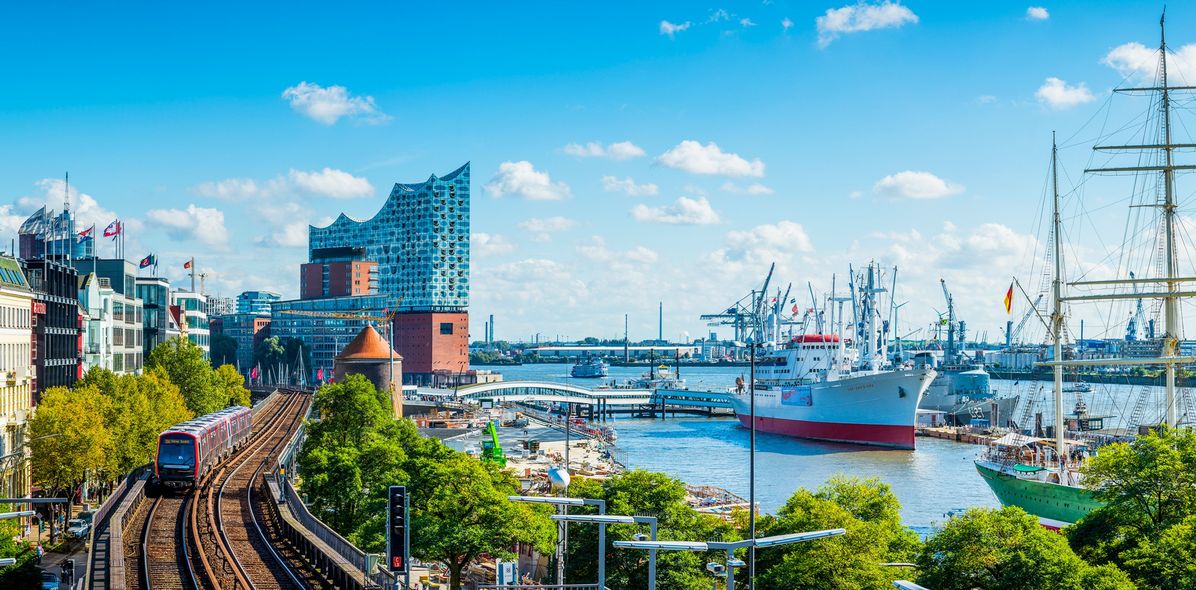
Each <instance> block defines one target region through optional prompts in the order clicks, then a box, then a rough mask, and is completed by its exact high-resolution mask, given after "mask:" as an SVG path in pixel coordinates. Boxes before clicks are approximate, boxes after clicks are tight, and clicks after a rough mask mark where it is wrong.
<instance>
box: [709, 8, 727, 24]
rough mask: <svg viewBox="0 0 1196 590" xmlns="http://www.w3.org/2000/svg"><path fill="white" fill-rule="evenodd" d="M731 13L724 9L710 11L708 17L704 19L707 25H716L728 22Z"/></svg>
mask: <svg viewBox="0 0 1196 590" xmlns="http://www.w3.org/2000/svg"><path fill="white" fill-rule="evenodd" d="M730 19H731V13H729V12H727V9H725V8H719V9H717V10H711V11H710V17H709V18H707V19H706V22H708V23H717V22H719V21H724V20H730Z"/></svg>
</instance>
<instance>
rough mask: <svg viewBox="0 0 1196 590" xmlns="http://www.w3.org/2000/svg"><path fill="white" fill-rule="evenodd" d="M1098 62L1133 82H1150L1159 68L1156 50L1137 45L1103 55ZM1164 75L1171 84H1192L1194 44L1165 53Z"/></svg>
mask: <svg viewBox="0 0 1196 590" xmlns="http://www.w3.org/2000/svg"><path fill="white" fill-rule="evenodd" d="M1101 63H1103V64H1105V65H1107V66H1109V67H1111V68H1113V69H1115V70H1117V72H1118V73H1119V74H1121V75H1122V76H1124V77H1126V78H1132V79H1134V80H1136V81H1147V80H1154V79H1155V77H1156V76H1157V75H1158V69H1159V50H1158V49H1156V48H1153V47H1147V46H1145V45H1143V44H1141V43H1137V42H1134V43H1125V44H1122V45H1118V46H1117V47H1114V48H1113V49H1112V50H1110V51H1109V53H1107V54H1105V57H1104V59H1102V60H1101ZM1167 75H1168V77H1170V78H1171V82H1177V81H1178V82H1182V83H1191V82H1193V81H1196V43H1193V44H1189V45H1184V46H1182V47H1180V48H1179V49H1178V50H1175V49H1173V50H1172V51H1169V52H1167Z"/></svg>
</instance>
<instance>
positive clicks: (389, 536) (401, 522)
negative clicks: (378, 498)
mask: <svg viewBox="0 0 1196 590" xmlns="http://www.w3.org/2000/svg"><path fill="white" fill-rule="evenodd" d="M386 564H387V567H388V568H389V569H390V571H391V572H399V573H407V570H408V566H407V487H406V486H390V492H389V496H388V501H387V513H386Z"/></svg>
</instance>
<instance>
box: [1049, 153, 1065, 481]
mask: <svg viewBox="0 0 1196 590" xmlns="http://www.w3.org/2000/svg"><path fill="white" fill-rule="evenodd" d="M1058 152H1059V150H1058V148H1057V147H1056V146H1055V133H1054V132H1051V192H1052V193H1053V197H1052V200H1051V214H1052V215H1051V223H1052V230H1053V231H1052V233H1053V234H1054V236H1053V237H1054V240H1053V242H1054V243H1053V244H1052V246H1053V247H1054V250H1055V251H1054V254H1055V273H1054V278H1053V279H1052V280H1051V295H1052V297H1053V298H1054V307H1053V309H1052V310H1051V338H1052V341H1053V349H1052V350H1053V352H1054V356H1053V357H1052V358H1051V360H1053V361H1055V362H1056V363H1058V362H1059V361H1062V360H1063V237H1062V234H1063V231H1062V229H1063V224H1062V223H1061V221H1060V217H1059V157H1058ZM1054 369H1055V452H1056V453H1057V454H1058V455H1059V483H1066V481H1067V480H1066V479H1064V476H1065V475H1066V473H1065V470H1066V465H1065V460H1066V457H1067V437H1066V436H1065V431H1064V423H1063V365H1060V364H1056V365H1055V366H1054Z"/></svg>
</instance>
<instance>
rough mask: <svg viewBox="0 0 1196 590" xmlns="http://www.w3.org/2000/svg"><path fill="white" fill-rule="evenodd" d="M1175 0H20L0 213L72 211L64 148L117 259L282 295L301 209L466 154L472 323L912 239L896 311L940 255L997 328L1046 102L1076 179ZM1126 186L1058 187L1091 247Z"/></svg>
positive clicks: (309, 214)
mask: <svg viewBox="0 0 1196 590" xmlns="http://www.w3.org/2000/svg"><path fill="white" fill-rule="evenodd" d="M1161 9H1162V5H1161V4H1157V3H1147V2H1059V3H1039V2H1033V3H1023V4H1016V3H991V4H983V5H972V4H959V3H955V2H912V1H911V2H871V1H869V2H859V3H855V2H844V1H842V0H839V1H825V2H815V3H810V2H784V1H781V0H772V1H767V0H766V1H764V2H759V1H756V2H735V3H727V4H725V5H723V6H718V5H712V6H711V7H710V8H706V7H702V8H698V7H695V6H693V5H692V4H691V3H686V2H668V3H660V4H652V5H643V4H615V5H600V6H598V5H595V6H577V5H559V4H554V3H547V2H538V3H531V4H522V5H519V6H517V7H511V6H500V5H493V4H488V3H473V4H461V5H454V6H453V7H452V8H451V9H450V8H448V7H443V8H442V7H438V6H435V5H412V6H396V5H393V4H366V5H354V6H353V7H352V9H348V8H344V9H333V8H329V7H327V6H325V5H315V4H304V3H299V4H287V5H285V7H284V6H270V7H267V6H256V5H243V4H231V3H230V4H223V3H212V4H206V5H204V6H203V7H202V9H200V8H193V7H187V6H176V5H158V4H148V3H145V4H139V5H134V6H130V5H121V6H72V7H70V9H69V10H65V9H61V8H60V7H55V6H49V5H41V4H27V5H14V6H10V7H9V8H8V9H7V11H6V15H5V16H6V18H5V19H3V22H0V51H3V52H4V53H5V54H7V55H8V56H9V59H8V60H6V64H7V65H8V67H7V68H6V72H5V80H6V82H7V83H6V85H5V88H4V92H3V94H0V104H2V105H3V108H0V128H2V129H4V133H3V135H2V136H0V148H2V153H3V157H2V158H0V171H2V173H0V240H3V243H4V244H8V243H9V242H10V240H11V239H13V238H15V234H16V229H17V227H18V226H19V225H20V223H21V221H23V220H24V219H25V218H26V217H27V216H28V215H29V214H30V213H32V212H33V211H34V210H36V209H37V208H38V207H40V206H41V205H43V204H48V205H49V206H50V207H53V208H55V209H60V208H61V204H62V200H63V196H64V192H63V173H64V172H66V171H69V172H70V177H71V191H72V192H71V200H72V203H73V206H74V208H75V210H76V212H77V214H78V216H79V218H80V221H79V224H78V225H79V229H80V230H81V229H84V228H85V227H87V226H90V225H91V224H92V223H95V224H96V225H97V227H98V228H99V229H100V230H102V228H103V227H105V226H106V225H107V224H108V223H109V222H111V221H112V220H114V219H116V218H118V217H119V218H120V219H121V220H122V221H123V222H124V224H125V227H126V229H127V231H128V238H127V242H126V246H125V250H126V255H127V256H128V257H129V258H130V259H132V260H133V261H134V262H136V261H137V260H139V259H140V258H141V257H142V256H145V255H146V254H150V253H154V254H156V255H157V256H158V260H159V262H160V265H159V270H160V272H161V273H162V274H163V275H165V276H167V277H168V278H170V279H172V280H173V281H176V282H182V283H183V284H186V279H185V278H184V277H185V272H186V271H184V269H183V262H184V261H186V260H187V259H190V258H191V257H192V256H194V257H195V259H196V263H197V267H198V269H199V271H201V272H205V273H207V274H208V278H207V287H208V291H209V292H210V293H214V294H219V295H224V296H235V295H236V294H237V293H239V292H241V291H243V290H252V289H266V290H272V291H277V292H279V293H282V294H283V295H284V297H288V298H289V297H295V296H297V293H298V265H299V264H300V263H301V262H304V261H305V260H306V254H307V228H308V225H309V224H314V225H317V226H322V225H325V224H327V223H329V222H331V221H332V220H333V219H334V218H335V217H336V216H337V215H338V214H340V213H341V212H344V213H346V214H347V215H349V216H351V217H353V218H355V219H364V218H367V217H369V216H372V215H373V214H374V213H375V212H376V211H377V210H378V208H379V207H381V205H382V204H383V202H384V200H385V198H386V196H387V194H388V193H389V191H390V189H391V187H392V186H393V185H394V183H396V182H398V183H418V182H422V181H424V180H426V179H427V178H428V176H429V175H431V174H436V175H442V174H447V173H449V172H451V171H453V170H455V169H456V168H457V167H459V166H461V165H462V164H464V163H465V162H467V161H469V162H471V163H472V175H473V182H472V199H473V204H472V221H471V227H472V232H473V234H472V251H473V260H472V264H471V272H472V280H471V283H472V288H471V293H470V300H471V304H470V312H471V314H472V318H471V323H472V329H471V332H472V338H473V339H475V340H477V339H481V338H482V334H483V333H484V332H483V322H484V321H485V320H486V318H487V317H488V316H489V315H490V314H494V315H495V316H496V330H495V336H496V338H499V339H526V338H530V337H531V336H532V335H534V334H536V333H540V334H542V337H549V336H551V337H555V336H556V335H561V336H564V337H568V338H571V339H576V338H581V337H584V336H596V337H600V338H619V337H622V333H623V314H624V313H627V314H630V317H631V337H632V338H633V339H636V340H639V339H643V338H652V337H655V336H656V333H657V317H656V313H657V303H658V302H660V301H663V302H664V314H665V315H664V332H665V336H666V337H667V338H670V339H684V338H686V337H688V338H697V337H701V336H703V335H705V334H706V333H707V332H708V331H709V328H707V327H706V326H705V325H704V323H703V322H701V321H700V320H698V315H699V314H702V313H711V312H718V311H720V310H722V309H725V308H726V307H727V306H728V305H730V304H732V303H733V302H734V301H735V300H737V299H739V298H740V297H742V296H744V295H746V294H747V293H748V292H749V291H750V290H751V289H753V288H756V287H758V285H759V284H760V282H761V281H763V279H764V276H765V274H766V273H767V271H768V266H769V264H770V263H771V262H774V261H775V262H776V263H777V265H778V270H777V276H776V278H775V279H774V280H775V281H779V282H780V285H781V287H782V288H784V287H785V285H786V284H788V283H789V282H792V283H793V292H794V293H796V294H797V305H798V306H799V307H801V308H803V309H804V308H807V307H810V306H811V304H810V295H809V290H810V287H808V286H807V282H810V283H812V286H813V289H814V290H815V291H816V293H817V296H818V297H821V296H822V295H823V294H824V293H825V291H826V290H828V289H829V288H830V284H831V277H832V273H837V277H838V284H839V285H842V284H843V283H844V281H845V277H846V274H847V269H848V265H849V264H853V265H854V266H855V267H856V268H859V267H861V266H863V265H865V264H867V263H868V262H869V261H870V260H876V261H877V262H879V263H881V264H883V265H886V266H893V265H896V266H897V267H898V294H897V299H898V300H899V301H902V302H908V303H906V304H905V305H904V307H902V308H901V324H902V328H901V332H902V333H903V334H906V333H908V332H909V331H912V330H915V329H917V328H925V327H926V326H929V325H930V324H931V323H932V321H933V320H934V318H936V317H937V313H938V312H940V311H945V302H944V301H943V296H942V291H941V288H940V286H939V279H940V278H943V279H945V280H946V281H947V285H948V287H949V288H950V289H951V290H952V292H953V293H954V295H955V303H956V307H957V310H958V313H959V315H960V316H961V317H962V318H963V319H965V320H967V321H968V324H969V326H970V330H971V332H972V334H973V335H975V336H979V335H980V334H982V333H987V335H988V338H989V339H990V340H999V339H1000V338H1001V337H1002V336H1001V334H1000V332H999V330H1000V329H1001V328H1003V326H1004V324H1005V321H1006V320H1007V319H1009V317H1010V316H1008V315H1006V313H1005V311H1004V309H1003V307H1002V303H1001V301H1002V298H1003V296H1004V293H1005V290H1006V289H1007V288H1008V287H1009V283H1010V280H1011V277H1012V276H1013V275H1017V276H1018V278H1019V280H1021V281H1022V282H1023V283H1024V284H1025V285H1026V288H1027V290H1030V291H1033V290H1035V289H1037V287H1038V284H1039V282H1040V281H1041V271H1042V269H1041V261H1040V260H1037V259H1036V258H1035V252H1036V250H1039V249H1038V248H1037V241H1038V240H1044V239H1046V233H1045V232H1043V231H1042V225H1041V224H1042V219H1041V216H1042V210H1041V207H1042V199H1043V196H1044V191H1045V188H1046V186H1047V180H1048V177H1047V173H1048V168H1049V155H1050V137H1051V132H1052V131H1053V130H1054V131H1057V132H1058V134H1059V138H1060V144H1061V151H1060V157H1061V165H1062V166H1063V168H1064V171H1063V173H1062V174H1061V181H1062V183H1063V184H1064V185H1065V189H1066V190H1068V191H1070V190H1071V187H1072V186H1075V185H1076V184H1077V183H1078V182H1079V181H1080V179H1081V178H1082V173H1081V172H1082V169H1083V168H1084V167H1085V165H1086V164H1087V163H1088V162H1089V161H1090V159H1091V157H1092V156H1091V149H1090V148H1091V146H1092V143H1093V141H1094V140H1095V139H1096V138H1097V137H1099V136H1101V135H1102V134H1107V133H1109V131H1110V130H1113V129H1117V128H1118V127H1119V126H1120V125H1122V124H1124V123H1126V122H1135V121H1137V120H1136V119H1135V116H1136V115H1139V114H1141V112H1142V109H1143V108H1146V103H1145V102H1137V103H1136V102H1133V100H1134V99H1132V98H1130V99H1128V100H1127V99H1126V98H1122V97H1118V98H1114V99H1112V101H1113V102H1110V95H1111V92H1110V91H1111V89H1113V88H1114V87H1117V86H1119V85H1122V84H1123V83H1125V82H1130V81H1140V80H1143V79H1148V78H1149V77H1150V75H1152V73H1153V71H1154V67H1155V64H1156V62H1157V54H1156V53H1155V48H1157V44H1158V19H1159V13H1160V11H1161ZM1167 19H1168V24H1169V26H1168V31H1169V41H1170V44H1171V46H1172V51H1173V52H1174V54H1175V55H1174V56H1173V58H1172V59H1173V62H1172V74H1173V76H1175V77H1176V79H1177V83H1178V82H1183V81H1186V80H1194V81H1196V37H1193V36H1192V35H1191V34H1190V33H1189V31H1190V30H1191V29H1192V25H1193V24H1196V10H1193V9H1192V7H1190V6H1186V5H1175V6H1171V7H1170V10H1169V11H1168V14H1167ZM1180 106H1181V107H1187V106H1188V105H1187V103H1186V102H1185V103H1183V104H1181V105H1180ZM1189 128H1192V129H1193V131H1196V127H1188V126H1183V125H1181V126H1179V127H1178V130H1179V131H1180V132H1182V133H1183V134H1184V135H1187V130H1188V129H1189ZM1189 139H1190V138H1189ZM1064 176H1065V178H1064ZM1189 184H1190V183H1189ZM1127 186H1128V185H1118V184H1116V183H1103V184H1101V185H1100V186H1099V187H1098V186H1096V185H1092V186H1088V187H1087V188H1086V189H1085V190H1084V193H1083V198H1082V199H1073V198H1069V200H1068V203H1067V207H1068V211H1069V215H1068V222H1069V223H1070V222H1076V223H1075V225H1074V231H1073V230H1070V229H1069V240H1070V241H1072V242H1074V245H1072V246H1070V248H1071V249H1069V254H1068V255H1069V256H1074V257H1075V258H1077V259H1079V260H1081V261H1082V262H1083V265H1084V266H1085V268H1092V267H1095V268H1097V269H1100V270H1110V269H1113V268H1115V266H1116V265H1112V264H1111V263H1110V262H1109V260H1110V256H1109V254H1108V253H1109V252H1110V251H1111V250H1112V249H1113V248H1114V247H1115V246H1117V245H1118V243H1119V241H1120V240H1121V238H1122V234H1123V230H1124V227H1123V226H1124V217H1125V214H1124V210H1123V209H1122V208H1121V207H1122V206H1123V205H1124V203H1123V202H1122V199H1123V197H1122V196H1121V193H1120V192H1119V191H1124V190H1125V189H1126V187H1127ZM1185 186H1186V185H1182V181H1181V189H1180V197H1181V201H1180V212H1181V215H1183V216H1184V218H1185V220H1187V219H1190V218H1191V216H1192V211H1191V205H1192V204H1191V196H1192V195H1193V192H1194V190H1196V189H1193V188H1185ZM1086 215H1090V216H1091V217H1092V218H1093V221H1091V222H1089V221H1087V218H1086V217H1085V216H1086ZM1081 222H1082V223H1081ZM1069 227H1071V226H1069ZM97 246H98V251H99V253H100V255H101V256H109V255H111V252H112V245H111V242H109V241H108V240H105V239H103V238H100V239H99V240H98V243H97ZM6 249H7V247H6ZM1039 254H1041V253H1040V252H1039ZM1185 265H1186V266H1185V268H1184V271H1185V272H1196V269H1192V268H1190V267H1191V263H1190V259H1185ZM1143 270H1145V269H1143ZM1018 303H1019V305H1020V306H1021V307H1023V308H1024V302H1023V301H1021V300H1020V299H1019V302H1018ZM1018 311H1019V310H1017V309H1015V314H1014V318H1013V319H1014V320H1016V319H1017V315H1018V313H1017V312H1018ZM1124 316H1125V310H1124V309H1121V308H1118V309H1117V310H1116V311H1115V312H1113V315H1112V316H1110V317H1105V318H1101V317H1095V316H1094V317H1090V318H1089V319H1088V322H1089V323H1088V330H1089V331H1088V332H1087V333H1086V335H1087V336H1089V337H1119V336H1120V335H1121V333H1120V332H1119V331H1121V330H1124ZM1072 329H1073V331H1076V330H1078V327H1076V326H1073V327H1072ZM722 333H723V334H724V335H729V331H727V330H723V331H722ZM924 333H925V332H923V334H924ZM919 336H921V335H913V336H912V337H919Z"/></svg>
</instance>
